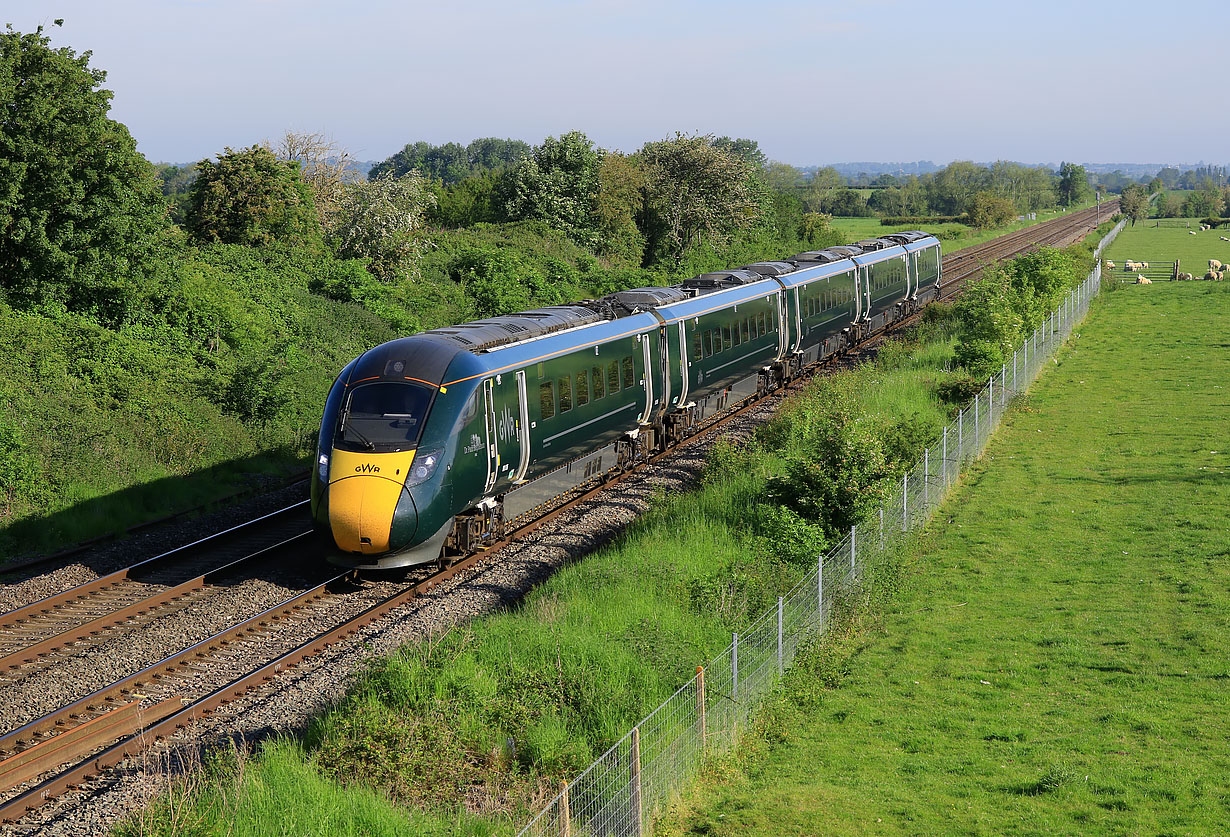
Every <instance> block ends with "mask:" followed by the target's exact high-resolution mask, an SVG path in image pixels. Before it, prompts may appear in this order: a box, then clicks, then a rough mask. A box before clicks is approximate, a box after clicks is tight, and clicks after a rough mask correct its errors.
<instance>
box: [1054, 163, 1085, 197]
mask: <svg viewBox="0 0 1230 837" xmlns="http://www.w3.org/2000/svg"><path fill="white" fill-rule="evenodd" d="M1056 191H1058V192H1059V202H1060V203H1062V204H1063V205H1064V206H1071V205H1072V204H1074V203H1080V202H1081V201H1083V200H1085V199H1086V198H1088V197H1089V194H1090V192H1089V173H1088V172H1086V171H1085V167H1084V166H1079V165H1077V164H1076V163H1064V164H1063V165H1061V166H1060V167H1059V185H1058V186H1057V187H1056Z"/></svg>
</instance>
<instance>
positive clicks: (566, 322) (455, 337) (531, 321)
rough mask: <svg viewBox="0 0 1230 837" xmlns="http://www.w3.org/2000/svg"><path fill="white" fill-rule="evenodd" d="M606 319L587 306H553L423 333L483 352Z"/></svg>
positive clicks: (460, 346)
mask: <svg viewBox="0 0 1230 837" xmlns="http://www.w3.org/2000/svg"><path fill="white" fill-rule="evenodd" d="M603 319H606V318H605V317H604V316H603V315H602V314H601V313H599V312H597V311H595V310H593V309H592V308H589V307H586V306H584V305H550V306H547V307H546V308H535V309H533V310H530V311H518V312H516V313H514V314H505V315H503V316H500V317H488V318H487V319H485V320H475V321H473V322H469V323H458V324H457V325H452V326H448V327H446V328H433V329H432V330H430V331H424V332H423V334H424V335H431V336H434V337H439V338H441V339H443V340H449V341H451V342H453V343H456V344H457V346H458V348H462V349H467V350H469V351H471V352H481V351H486V350H488V349H494V348H496V347H498V346H503V345H506V344H508V343H517V342H520V341H522V340H528V339H530V338H532V337H541V336H543V335H546V334H552V333H554V332H557V331H564V330H565V329H570V328H576V327H578V326H583V325H587V324H589V323H596V322H599V321H601V320H603Z"/></svg>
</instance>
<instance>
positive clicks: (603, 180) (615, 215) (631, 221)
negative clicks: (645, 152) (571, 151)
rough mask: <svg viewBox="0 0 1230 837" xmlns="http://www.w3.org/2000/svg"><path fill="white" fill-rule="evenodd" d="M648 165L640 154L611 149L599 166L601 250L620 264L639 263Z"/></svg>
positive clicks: (597, 220)
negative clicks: (641, 217) (635, 155)
mask: <svg viewBox="0 0 1230 837" xmlns="http://www.w3.org/2000/svg"><path fill="white" fill-rule="evenodd" d="M645 180H646V177H645V166H644V164H643V163H642V162H641V159H640V158H639V157H634V156H633V157H630V156H627V155H624V154H620V153H618V152H607V153H606V154H604V155H603V157H602V162H601V163H600V164H599V166H598V194H597V196H596V197H595V200H594V224H595V227H596V232H597V249H598V252H599V253H601V254H603V255H604V256H607V257H608V258H610V259H612V260H613V261H614V262H616V263H617V264H620V265H626V266H639V265H640V264H641V260H642V259H643V257H644V253H645V236H644V235H642V234H641V231H640V229H639V228H638V227H637V225H636V219H637V217H638V216H639V215H640V214H642V212H643V211H644V206H645V198H644V191H645Z"/></svg>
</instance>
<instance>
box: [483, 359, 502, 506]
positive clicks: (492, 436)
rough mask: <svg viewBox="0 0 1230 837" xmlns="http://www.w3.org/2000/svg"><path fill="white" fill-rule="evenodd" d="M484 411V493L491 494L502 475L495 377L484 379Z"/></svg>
mask: <svg viewBox="0 0 1230 837" xmlns="http://www.w3.org/2000/svg"><path fill="white" fill-rule="evenodd" d="M483 413H484V415H485V416H486V421H485V422H484V424H485V430H486V434H487V439H486V441H487V484H486V486H485V487H484V488H483V494H490V493H491V489H493V488H495V482H496V480H497V479H499V476H500V439H499V436H500V434H499V430H498V428H497V425H496V418H495V379H493V378H488V379H487V380H485V381H483Z"/></svg>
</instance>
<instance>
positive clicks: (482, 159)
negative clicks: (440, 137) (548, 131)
mask: <svg viewBox="0 0 1230 837" xmlns="http://www.w3.org/2000/svg"><path fill="white" fill-rule="evenodd" d="M529 154H530V146H529V145H528V144H527V143H525V142H522V141H521V140H514V139H498V138H497V137H483V138H482V139H476V140H474V141H473V142H471V143H470V144H469V145H467V146H464V147H463V146H462V145H460V144H459V143H455V142H446V143H444V144H443V145H432V144H431V143H427V142H422V141H420V142H415V143H410V144H409V145H407V146H406V147H405V148H403V149H402V150H401V151H398V152H397V153H396V154H394V155H393V156H392V157H390V158H389V159H387V160H385V161H384V162H382V163H378V164H376V165H375V166H373V167H372V170H371V171H370V172H368V177H369V178H371V179H375V178H377V177H380V176H381V175H384V174H391V175H392V176H393V177H395V178H397V177H401V176H403V175H405V174H409V173H410V172H411V171H418V172H419V173H420V174H422V175H423V176H424V177H426V178H428V179H434V180H439V181H440V182H441V183H443V184H444V185H445V186H451V185H453V184H455V183H459V182H461V181H462V180H464V179H466V178H467V177H471V176H473V175H476V174H484V173H487V172H496V171H501V170H503V169H507V168H509V167H511V166H514V165H516V164H517V163H519V162H520V161H521V160H523V159H525V158H526V157H528V156H529Z"/></svg>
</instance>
